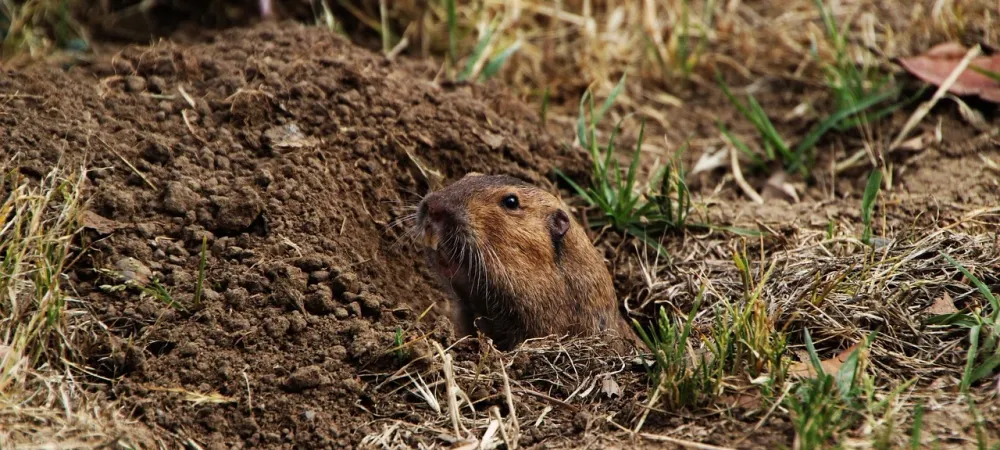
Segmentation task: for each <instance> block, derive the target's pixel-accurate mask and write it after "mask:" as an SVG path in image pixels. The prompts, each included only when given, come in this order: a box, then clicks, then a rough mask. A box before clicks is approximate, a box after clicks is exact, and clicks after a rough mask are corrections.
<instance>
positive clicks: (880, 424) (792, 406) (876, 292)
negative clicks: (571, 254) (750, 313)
mask: <svg viewBox="0 0 1000 450" xmlns="http://www.w3.org/2000/svg"><path fill="white" fill-rule="evenodd" d="M998 220H1000V209H996V208H994V209H992V210H981V211H978V212H976V213H974V214H970V215H968V216H966V217H965V218H964V219H963V221H962V222H959V223H956V224H955V225H954V226H951V227H948V228H941V229H936V230H928V231H922V232H919V233H917V234H916V235H912V236H899V237H895V238H885V239H884V240H882V241H879V242H880V244H879V245H878V246H877V247H875V248H873V247H869V246H866V245H864V244H862V243H861V242H860V240H858V239H856V238H854V237H852V236H851V235H837V236H827V235H825V234H824V233H822V232H810V231H808V230H802V233H801V235H800V236H801V237H800V239H799V240H797V241H795V242H792V243H789V244H788V245H787V246H786V247H785V248H784V249H782V250H776V251H769V252H761V251H759V250H754V249H753V248H752V244H751V245H749V246H748V247H749V248H748V247H744V246H746V245H747V244H748V243H747V242H745V241H743V240H742V239H740V240H729V241H716V242H711V241H699V242H695V241H692V242H691V244H689V245H690V248H691V250H693V251H694V252H697V253H699V254H695V255H693V256H692V258H690V260H688V261H680V262H677V263H676V264H673V265H672V266H670V270H669V272H667V271H658V270H657V268H656V267H654V266H647V267H646V269H647V270H649V271H650V272H651V273H657V274H658V276H657V277H656V278H650V279H649V284H648V285H647V286H646V295H643V298H644V303H643V304H639V305H635V308H636V310H637V311H650V310H652V309H653V308H654V307H658V306H663V307H665V308H667V309H668V310H669V311H671V312H672V313H673V314H676V315H678V316H683V315H686V314H687V312H688V311H691V300H692V299H693V298H695V297H696V296H697V295H698V293H699V292H700V291H702V290H703V291H704V295H703V297H704V298H703V301H704V304H703V305H702V307H701V308H699V310H698V311H699V313H698V314H697V315H696V318H695V320H694V326H693V331H692V335H693V336H696V338H695V339H692V340H691V341H690V342H689V343H688V347H687V348H686V350H685V352H687V353H688V354H689V355H690V356H689V357H694V359H693V360H692V361H694V363H693V364H691V367H690V369H689V370H693V371H694V372H693V374H694V375H695V376H697V375H696V374H697V371H698V370H699V368H700V367H701V366H700V365H698V364H697V360H698V358H699V357H697V356H694V355H706V354H715V352H716V350H714V349H715V347H716V346H717V345H718V344H719V341H718V339H719V338H720V336H724V335H725V333H722V332H721V331H722V330H723V329H726V330H728V329H731V328H738V329H740V330H742V331H737V335H736V336H735V337H736V338H738V340H739V341H740V342H742V343H743V344H744V345H745V348H746V349H747V351H748V352H753V351H756V352H760V355H764V354H766V353H767V352H768V351H774V349H773V348H768V347H766V345H769V344H770V343H772V342H771V341H767V340H761V339H754V338H753V336H754V334H753V333H751V332H749V331H747V330H748V327H747V326H746V323H745V324H744V325H743V326H742V327H739V326H734V325H733V322H732V320H733V319H732V318H733V317H734V310H735V311H736V312H737V315H738V312H739V311H746V309H745V307H746V305H748V304H750V303H754V302H759V304H760V305H761V307H762V311H763V315H762V316H761V317H760V318H759V320H758V321H757V322H756V325H757V326H759V327H760V328H759V329H758V331H763V334H765V335H772V334H776V335H781V336H784V337H786V338H787V339H788V350H787V351H783V352H781V354H780V355H779V357H780V358H781V360H782V361H784V363H782V364H778V365H775V366H766V365H765V366H762V367H765V370H763V371H762V372H760V373H759V374H754V373H753V372H752V370H749V363H748V365H739V364H735V363H734V364H732V365H730V366H728V367H729V368H728V369H727V372H726V373H724V374H722V376H721V378H720V381H719V383H718V384H717V386H719V389H718V392H714V393H712V392H709V393H702V394H704V395H705V396H707V397H709V398H710V401H709V402H707V403H702V404H698V405H690V406H687V407H681V408H676V407H675V408H669V407H667V405H666V404H664V403H663V402H662V401H657V398H655V397H656V396H657V395H658V394H657V393H656V392H653V394H652V395H653V396H654V398H652V399H651V397H649V396H647V393H649V392H651V391H654V390H653V389H652V388H653V387H654V386H651V385H650V383H653V380H654V379H652V378H647V377H645V376H643V375H644V369H643V368H642V364H639V363H638V360H634V359H632V358H629V357H626V358H622V357H618V356H615V355H612V354H610V353H609V352H608V351H607V349H606V348H604V341H603V340H602V339H600V338H586V339H565V338H563V339H554V338H550V339H539V340H535V341H529V342H528V343H527V344H526V345H524V346H523V347H521V348H519V349H517V350H515V351H513V352H511V353H508V354H497V353H496V352H495V350H493V351H490V349H489V347H488V346H487V345H486V344H485V343H483V344H482V345H483V347H480V348H481V349H482V350H480V352H479V357H474V358H472V359H471V360H463V361H457V362H456V361H454V358H455V357H460V356H462V355H464V356H465V357H467V358H468V357H470V356H469V355H470V353H471V354H475V353H476V352H474V351H473V352H470V350H469V348H463V349H462V350H458V351H451V350H450V349H449V350H447V351H446V350H444V349H440V348H437V349H436V350H430V349H427V350H425V351H423V352H421V354H422V355H423V356H422V357H421V358H417V359H416V360H415V361H413V362H412V363H410V364H409V365H408V366H406V367H404V368H403V369H401V370H400V371H398V372H396V373H394V374H381V375H377V376H376V375H373V377H374V378H373V379H375V380H377V387H376V392H378V393H380V394H381V397H380V399H379V403H380V404H382V407H383V408H385V409H388V410H392V411H395V414H397V415H398V416H402V417H405V420H397V419H391V420H384V421H380V422H379V423H378V424H377V427H376V428H377V429H380V430H381V431H382V432H381V433H380V434H375V435H371V436H369V437H368V438H367V439H366V441H365V446H366V447H368V448H411V447H414V446H422V447H423V448H438V447H440V446H444V447H447V446H451V445H455V446H459V447H460V448H465V447H461V445H465V444H467V445H469V446H470V447H468V448H473V447H472V446H474V445H479V444H482V445H483V446H484V448H493V447H495V446H496V445H497V444H498V443H500V442H504V441H503V440H502V439H501V438H500V436H501V435H500V434H498V432H499V430H504V431H505V432H506V433H507V435H508V436H509V435H513V434H515V433H519V434H520V435H521V436H531V438H529V439H526V440H524V441H523V442H522V443H529V444H530V443H533V442H537V441H536V440H535V439H546V440H548V441H549V442H550V443H553V444H555V445H557V446H558V445H567V446H570V447H573V446H575V445H581V444H580V442H586V441H587V440H588V439H591V438H596V437H598V436H599V437H600V438H601V439H611V440H618V442H628V440H629V439H632V438H641V439H642V440H650V441H671V442H674V443H678V444H680V445H684V446H688V445H691V446H696V445H701V444H698V443H702V442H706V441H707V442H710V443H712V444H727V445H733V446H735V447H739V446H740V445H739V443H740V442H761V440H762V439H765V441H766V438H767V436H768V435H771V434H773V433H784V432H785V431H783V427H785V426H786V425H782V424H783V423H785V422H784V420H785V419H789V420H790V419H794V418H795V417H796V416H797V415H799V414H803V412H802V411H807V412H808V411H813V412H814V413H816V412H817V411H818V412H823V413H824V414H825V413H829V412H830V411H843V414H838V415H837V416H835V417H836V419H835V422H833V423H831V424H830V426H837V427H839V426H845V427H846V428H845V429H844V430H843V431H842V432H837V433H834V438H835V439H836V441H837V442H840V443H841V444H844V445H847V446H850V447H855V446H860V447H871V446H873V445H875V446H880V445H883V444H885V445H888V446H890V447H900V446H906V445H908V443H909V442H910V440H911V439H912V438H913V435H914V425H913V423H914V422H913V413H914V411H915V406H916V405H917V404H918V403H921V404H923V405H924V407H925V408H926V411H927V412H926V413H925V417H924V418H923V420H922V425H921V428H922V430H923V431H922V434H921V435H919V436H918V438H919V439H921V440H922V441H923V442H925V443H927V444H929V443H930V442H931V440H933V439H940V441H939V443H940V444H944V443H946V442H948V441H953V442H954V441H955V440H957V441H958V442H965V443H966V444H968V445H974V444H976V443H978V444H982V445H987V444H990V443H993V444H990V445H994V444H995V443H996V442H997V440H998V439H1000V436H998V435H996V434H995V433H994V432H990V431H987V432H986V433H985V434H984V435H983V436H985V437H983V438H979V437H977V434H976V433H977V431H976V422H975V420H974V417H975V415H974V414H973V412H972V411H974V410H976V411H980V412H979V413H977V414H979V415H980V420H981V422H980V426H982V427H984V428H983V429H984V430H990V427H996V426H997V422H996V418H995V416H992V417H991V416H989V415H988V414H987V413H986V411H992V412H993V413H995V412H996V411H997V408H998V407H1000V391H998V389H997V386H995V381H994V382H987V383H980V384H978V387H977V388H975V389H973V391H972V393H971V394H970V395H969V396H963V395H961V394H959V393H958V392H957V390H958V386H959V384H960V382H961V379H962V375H963V370H964V366H965V363H966V349H967V348H968V334H967V333H965V332H964V330H963V329H962V328H960V327H956V326H942V325H933V324H932V323H931V319H932V317H934V315H935V314H938V313H939V312H938V310H937V309H935V308H940V304H941V300H940V299H942V298H948V299H951V301H952V302H953V304H954V307H955V309H956V311H955V312H959V311H962V312H965V311H971V310H976V309H983V308H986V309H988V306H987V305H986V303H985V302H986V300H985V298H983V297H982V296H981V295H979V294H978V292H977V290H976V288H975V287H974V286H972V285H971V284H970V283H969V281H968V280H966V279H963V277H962V276H961V274H960V273H959V272H958V270H956V269H955V268H954V266H952V265H951V264H949V263H948V262H947V261H946V260H945V259H944V258H943V257H942V256H941V254H942V253H943V254H947V255H950V256H951V257H952V258H954V259H955V260H957V261H958V262H960V263H962V264H963V265H965V266H967V267H975V269H974V271H975V273H976V274H977V275H978V276H979V277H980V278H981V279H984V282H986V283H987V284H993V285H995V284H997V283H998V282H1000V279H998V278H997V275H996V274H998V273H1000V252H998V250H997V247H996V242H995V237H994V236H991V235H986V234H968V233H965V232H961V231H956V229H957V228H959V227H960V226H961V224H968V223H976V222H984V223H996V222H997V221H998ZM727 252H728V253H730V254H733V253H735V254H737V255H739V256H740V257H741V259H742V260H743V261H744V264H745V269H741V268H740V266H739V265H738V264H734V262H733V260H727V259H718V258H717V257H716V256H715V255H716V254H719V253H723V254H724V253H727ZM984 277H985V278H984ZM754 292H755V293H758V294H759V295H753V294H752V293H754ZM935 304H937V306H934V305H935ZM751 322H753V320H750V321H748V322H747V323H751ZM804 330H808V331H809V333H810V334H811V335H812V337H813V340H814V341H815V346H816V349H817V354H818V356H819V357H820V358H821V359H824V360H825V359H832V358H833V357H834V356H835V355H837V354H838V353H841V352H842V351H844V350H845V349H847V348H849V347H851V346H853V345H855V344H859V343H862V342H863V341H864V340H865V339H866V338H868V337H869V336H870V335H871V333H872V332H877V334H876V335H875V337H874V340H873V341H872V342H871V345H870V347H869V348H868V349H867V350H866V351H865V352H864V353H863V354H862V355H861V357H860V358H859V359H860V363H859V367H862V369H860V370H859V372H858V373H857V376H856V380H855V383H854V384H853V387H852V388H851V390H850V393H851V394H850V397H851V400H850V401H849V402H846V403H841V401H842V400H840V399H839V397H838V396H836V395H835V396H833V397H823V396H820V397H819V399H818V400H817V399H815V398H813V399H812V400H809V401H812V402H813V403H815V404H810V403H809V401H807V400H802V399H799V397H797V395H801V390H802V389H803V386H805V387H809V386H810V383H812V382H813V381H812V380H811V379H809V378H806V379H804V380H803V379H801V378H800V377H799V376H789V377H784V376H783V375H784V374H783V372H784V370H787V369H788V366H789V365H793V366H794V365H796V364H798V365H801V364H802V363H805V364H808V363H809V356H808V354H807V353H806V350H805V346H804V342H803V331H804ZM456 345H458V346H462V345H463V344H462V343H459V344H456ZM729 358H731V360H733V361H739V360H740V359H739V358H736V357H734V356H732V355H730V356H729ZM733 358H735V359H733ZM758 359H764V358H759V355H758ZM743 360H746V361H748V362H749V361H754V359H753V358H751V357H749V356H746V355H744V356H743ZM775 370H777V371H779V372H782V373H781V374H780V375H782V376H779V373H777V372H775ZM690 375H691V374H689V376H690ZM654 384H655V383H654ZM508 385H509V386H510V387H509V388H508V387H507V386H508ZM605 389H609V391H607V390H605ZM611 391H613V392H617V393H619V394H620V395H621V396H620V397H609V396H608V395H606V393H607V392H611ZM476 392H478V393H476ZM797 393H798V394H797ZM508 397H511V398H512V399H513V400H512V401H508V400H507V398H508ZM796 402H798V403H796ZM508 403H512V404H514V405H515V407H514V408H513V410H514V411H515V414H510V413H509V411H510V410H511V409H508V408H507V407H506V406H505V405H507V404H508ZM491 405H493V406H491ZM496 405H499V407H500V410H501V411H502V413H503V414H501V415H500V416H499V417H498V416H496V415H495V413H493V412H492V411H493V408H495V407H496ZM824 405H825V406H824ZM810 408H812V409H810ZM822 408H825V409H822ZM796 411H798V412H796ZM671 416H675V417H679V418H681V419H680V423H682V424H683V426H680V427H678V428H677V430H676V431H673V432H669V433H668V434H667V435H663V434H655V433H662V431H656V430H662V428H661V427H660V426H658V425H656V424H657V423H662V421H663V420H664V419H665V418H668V417H671ZM943 417H950V418H952V419H953V420H954V423H951V422H948V423H947V424H946V425H942V424H943V423H945V422H943V419H942V418H943ZM515 420H516V422H517V423H518V424H520V425H519V427H518V426H516V425H515V424H514V423H513V422H514V421H515ZM672 423H674V425H675V426H676V425H677V423H678V422H672ZM650 424H652V425H650ZM956 424H961V426H960V427H958V428H955V426H957V425H956ZM949 426H950V427H952V428H955V429H954V430H953V431H952V433H954V434H953V435H952V436H951V437H948V436H945V435H943V434H941V433H943V431H942V429H943V428H942V427H944V428H947V427H949ZM568 428H569V429H575V430H577V431H583V430H589V433H590V434H589V435H588V432H585V433H584V434H583V437H580V436H577V437H576V438H575V439H576V440H575V441H573V442H575V444H571V443H570V442H563V443H562V444H558V443H559V442H561V441H560V440H559V438H558V437H559V436H560V435H561V434H563V433H565V430H566V429H568ZM732 430H737V431H732ZM799 432H800V430H797V429H796V430H794V433H796V442H797V443H798V444H796V448H811V447H808V446H805V444H802V443H801V442H799V438H800V437H802V438H803V439H805V438H806V437H805V436H800V435H799ZM588 436H590V437H588ZM803 442H805V440H804V441H803ZM463 443H464V444H463ZM800 445H801V446H800Z"/></svg>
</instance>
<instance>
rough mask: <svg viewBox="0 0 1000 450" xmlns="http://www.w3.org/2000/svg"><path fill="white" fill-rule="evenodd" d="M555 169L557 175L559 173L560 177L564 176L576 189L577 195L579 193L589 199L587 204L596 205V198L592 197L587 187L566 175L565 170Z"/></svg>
mask: <svg viewBox="0 0 1000 450" xmlns="http://www.w3.org/2000/svg"><path fill="white" fill-rule="evenodd" d="M554 170H555V172H556V175H558V176H559V177H560V178H562V179H563V180H564V181H566V183H567V184H569V186H570V187H571V188H573V190H574V191H576V194H577V195H579V196H580V197H583V199H584V200H586V201H587V204H588V205H589V206H594V199H592V198H591V196H590V192H588V191H587V190H586V189H584V188H582V187H580V185H579V184H576V182H575V181H573V180H572V179H570V178H569V177H568V176H566V174H565V173H563V171H561V170H559V169H554Z"/></svg>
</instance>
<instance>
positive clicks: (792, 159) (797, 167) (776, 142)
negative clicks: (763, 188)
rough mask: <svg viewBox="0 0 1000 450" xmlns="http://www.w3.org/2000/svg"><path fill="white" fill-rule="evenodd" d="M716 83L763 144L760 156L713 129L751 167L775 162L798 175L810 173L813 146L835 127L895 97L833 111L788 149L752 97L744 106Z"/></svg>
mask: <svg viewBox="0 0 1000 450" xmlns="http://www.w3.org/2000/svg"><path fill="white" fill-rule="evenodd" d="M717 82H718V84H719V87H720V88H721V89H722V92H723V94H725V96H726V98H727V99H729V102H730V103H732V104H733V106H735V107H736V109H737V111H739V113H740V115H742V116H743V117H744V118H746V119H747V120H749V121H750V123H752V124H753V126H754V128H756V129H757V133H758V134H759V135H760V136H761V140H762V142H763V149H764V154H763V155H761V154H758V153H757V152H754V151H753V150H751V149H750V147H749V146H748V145H747V144H746V143H745V142H743V141H742V140H741V139H739V138H738V137H736V135H734V134H732V133H731V132H730V131H729V130H728V129H727V128H726V127H725V125H723V124H722V123H721V122H720V123H718V124H717V126H718V127H719V131H720V132H721V133H722V134H723V136H725V137H726V139H727V140H728V141H729V142H731V143H732V144H733V146H734V147H736V149H737V150H739V151H740V152H742V153H743V154H745V155H746V156H747V157H749V158H750V161H751V163H752V164H753V165H754V166H755V167H758V168H759V167H763V166H764V165H766V163H769V162H772V161H778V162H781V163H782V164H783V165H784V167H785V170H786V171H788V172H791V173H799V174H801V175H809V174H810V173H811V172H812V169H813V167H814V165H815V160H816V154H815V151H816V144H817V143H819V140H820V139H821V138H822V137H823V136H825V135H826V134H827V133H828V132H830V131H831V130H835V129H838V128H837V127H838V124H840V123H842V122H843V121H844V120H845V119H846V118H848V117H851V116H852V115H856V114H858V113H860V112H863V111H865V110H867V109H868V108H871V107H872V106H874V105H876V104H878V103H881V102H883V101H886V100H887V99H889V98H890V97H891V96H893V95H895V94H894V93H892V92H886V93H881V94H878V95H873V96H870V97H867V98H865V99H863V100H861V101H860V102H859V103H856V104H853V105H851V106H848V107H844V108H842V109H837V110H835V111H834V112H833V113H832V114H830V115H829V116H827V117H826V118H825V119H823V120H822V121H820V122H819V123H817V124H816V125H814V126H813V127H812V128H811V129H810V131H809V133H807V134H806V136H805V137H804V138H802V140H801V141H799V143H798V144H796V145H794V146H792V145H791V144H789V141H788V140H787V139H785V137H783V136H782V135H781V133H779V132H778V130H777V129H776V128H775V127H774V123H773V122H771V119H770V117H768V115H767V112H766V111H765V110H764V108H763V107H762V106H761V105H760V103H759V102H757V100H756V98H754V96H753V95H752V94H747V102H746V103H745V104H744V103H743V102H741V101H740V100H739V99H737V98H736V96H735V95H734V94H733V93H732V91H730V89H729V86H727V85H726V84H725V82H723V81H722V78H721V76H720V77H717Z"/></svg>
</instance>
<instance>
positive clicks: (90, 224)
mask: <svg viewBox="0 0 1000 450" xmlns="http://www.w3.org/2000/svg"><path fill="white" fill-rule="evenodd" d="M80 225H82V226H83V227H84V228H88V229H91V230H94V231H96V232H97V234H100V235H108V234H111V233H114V232H115V230H117V229H119V228H121V227H122V226H121V224H119V223H118V222H115V221H114V220H111V219H108V218H105V217H103V216H101V215H99V214H97V213H95V212H93V211H87V210H85V211H83V212H82V213H80Z"/></svg>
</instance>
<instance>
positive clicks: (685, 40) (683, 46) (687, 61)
mask: <svg viewBox="0 0 1000 450" xmlns="http://www.w3.org/2000/svg"><path fill="white" fill-rule="evenodd" d="M688 3H689V2H688V0H684V1H683V2H681V27H680V31H679V36H678V41H677V65H678V66H679V67H680V71H681V73H682V74H683V75H684V78H687V77H690V76H691V72H692V71H693V70H694V68H695V66H697V65H698V61H699V60H700V57H701V53H702V52H703V51H704V49H705V44H706V43H707V42H708V30H710V29H712V22H713V19H714V18H715V1H714V0H708V1H706V2H705V9H704V16H705V21H706V22H707V23H705V24H702V26H701V27H700V28H701V30H700V33H699V36H698V40H697V42H695V43H692V42H691V38H690V33H691V17H690V5H689V4H688Z"/></svg>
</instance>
